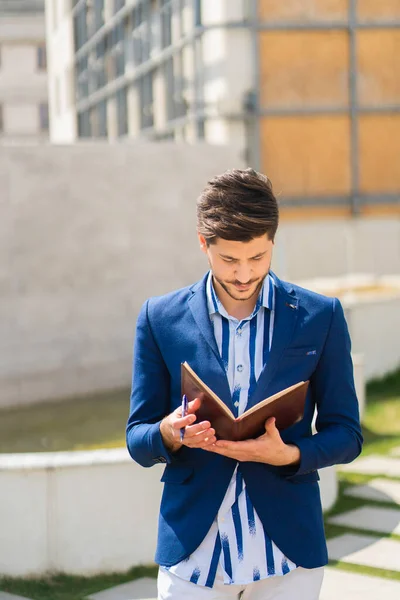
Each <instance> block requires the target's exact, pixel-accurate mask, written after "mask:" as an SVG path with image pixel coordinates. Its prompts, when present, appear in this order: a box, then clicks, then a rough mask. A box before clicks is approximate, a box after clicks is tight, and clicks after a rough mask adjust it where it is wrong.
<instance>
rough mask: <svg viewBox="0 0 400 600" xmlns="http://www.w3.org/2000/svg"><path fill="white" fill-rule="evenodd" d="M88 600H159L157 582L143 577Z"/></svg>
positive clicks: (89, 597) (99, 593)
mask: <svg viewBox="0 0 400 600" xmlns="http://www.w3.org/2000/svg"><path fill="white" fill-rule="evenodd" d="M0 600H2V599H1V598H0ZM88 600H157V580H156V579H152V578H151V577H142V578H141V579H136V580H135V581H129V582H128V583H123V584H122V585H117V586H116V587H113V588H109V589H108V590H103V591H102V592H97V594H92V595H90V596H88Z"/></svg>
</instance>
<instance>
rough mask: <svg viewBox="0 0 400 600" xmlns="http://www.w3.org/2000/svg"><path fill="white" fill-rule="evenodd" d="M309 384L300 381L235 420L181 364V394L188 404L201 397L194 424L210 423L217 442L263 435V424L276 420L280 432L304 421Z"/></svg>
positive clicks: (209, 391) (204, 385)
mask: <svg viewBox="0 0 400 600" xmlns="http://www.w3.org/2000/svg"><path fill="white" fill-rule="evenodd" d="M308 384H309V382H308V381H300V382H299V383H296V384H295V385H292V386H290V387H288V388H286V389H284V390H282V391H280V392H278V393H277V394H274V395H273V396H270V397H269V398H266V399H265V400H262V401H261V402H259V403H258V404H256V405H255V406H252V407H251V408H249V409H248V410H246V411H245V412H244V413H243V414H242V415H241V416H240V417H237V418H236V419H235V417H234V415H233V413H232V412H231V410H230V409H229V408H228V407H227V406H226V404H224V402H222V400H221V399H220V398H219V397H218V396H217V395H216V394H215V393H214V392H213V391H212V390H211V389H210V388H209V387H208V386H207V385H206V384H205V383H204V381H202V380H201V379H200V377H199V376H198V375H197V374H196V373H195V372H194V371H193V369H192V368H191V367H190V366H189V365H188V363H187V362H185V363H182V365H181V387H182V395H183V394H186V396H187V398H188V400H189V401H191V400H194V399H195V398H201V407H200V408H199V410H198V411H197V412H196V416H197V421H199V422H200V421H210V423H211V425H212V427H213V428H214V429H215V432H216V437H217V438H218V439H220V440H231V441H241V440H248V439H251V438H255V437H258V436H259V435H262V434H263V433H264V432H265V427H264V424H265V421H266V420H267V419H268V418H269V417H275V419H276V423H275V424H276V427H277V428H278V429H279V431H282V430H283V429H286V428H287V427H290V426H291V425H294V423H297V421H300V420H301V419H302V418H303V414H304V405H305V401H306V394H307V389H308Z"/></svg>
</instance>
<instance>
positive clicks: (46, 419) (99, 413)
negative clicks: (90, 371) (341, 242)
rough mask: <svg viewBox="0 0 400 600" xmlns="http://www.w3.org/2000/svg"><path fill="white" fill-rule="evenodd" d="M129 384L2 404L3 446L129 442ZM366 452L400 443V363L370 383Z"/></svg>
mask: <svg viewBox="0 0 400 600" xmlns="http://www.w3.org/2000/svg"><path fill="white" fill-rule="evenodd" d="M128 413H129V390H128V389H124V390H117V391H114V392H105V393H102V394H96V395H92V396H84V397H80V398H73V399H68V400H62V401H57V402H46V403H42V404H36V405H35V406H26V407H15V408H9V409H2V410H0V452H3V453H4V452H54V451H59V450H90V449H93V448H118V447H121V446H124V445H125V425H126V420H127V417H128ZM363 421H364V422H363V433H364V438H365V444H364V450H363V453H364V454H365V455H367V454H372V453H380V454H386V453H387V452H388V451H389V450H390V449H391V448H393V447H395V446H400V369H399V370H398V371H396V372H395V373H391V374H390V375H388V376H387V377H385V378H384V379H382V380H377V381H372V382H370V383H369V384H368V386H367V406H366V411H365V416H364V419H363Z"/></svg>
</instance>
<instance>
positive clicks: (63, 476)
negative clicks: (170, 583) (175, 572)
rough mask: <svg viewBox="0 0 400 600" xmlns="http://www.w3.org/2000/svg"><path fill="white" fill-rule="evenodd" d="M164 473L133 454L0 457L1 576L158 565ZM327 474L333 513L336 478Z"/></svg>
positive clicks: (325, 491)
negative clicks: (134, 458)
mask: <svg viewBox="0 0 400 600" xmlns="http://www.w3.org/2000/svg"><path fill="white" fill-rule="evenodd" d="M162 471H163V466H159V465H157V466H154V467H153V468H151V469H144V468H142V467H140V466H139V465H137V464H136V463H134V462H133V461H132V459H131V458H130V456H129V454H128V452H127V450H126V449H125V448H116V449H110V450H91V451H84V452H54V453H51V452H46V453H32V454H3V455H1V454H0V489H1V490H2V494H1V495H0V531H1V544H0V574H3V575H10V576H22V577H25V576H29V575H44V574H47V573H49V572H57V571H61V572H65V573H70V574H80V575H93V574H96V573H100V572H110V571H115V572H118V571H125V570H127V569H129V568H130V567H132V566H134V565H139V564H145V563H152V562H153V560H154V552H155V545H156V534H157V522H158V511H159V505H160V499H161V491H162V484H161V483H160V477H161V474H162ZM320 475H321V482H320V488H321V497H322V503H323V506H324V509H325V510H326V509H328V508H330V507H331V506H332V504H333V503H334V501H335V499H336V495H337V482H336V473H335V470H334V468H330V469H323V470H322V471H321V473H320Z"/></svg>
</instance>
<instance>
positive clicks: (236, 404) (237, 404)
mask: <svg viewBox="0 0 400 600" xmlns="http://www.w3.org/2000/svg"><path fill="white" fill-rule="evenodd" d="M235 406H236V408H237V407H238V406H239V402H238V401H237V400H236V402H235Z"/></svg>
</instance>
